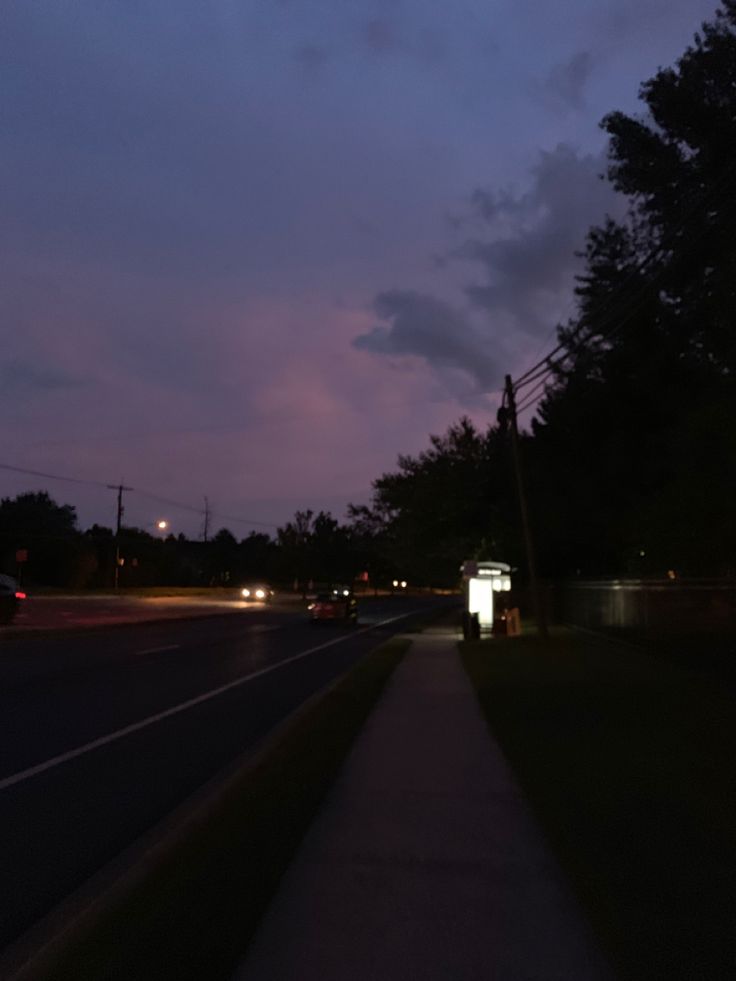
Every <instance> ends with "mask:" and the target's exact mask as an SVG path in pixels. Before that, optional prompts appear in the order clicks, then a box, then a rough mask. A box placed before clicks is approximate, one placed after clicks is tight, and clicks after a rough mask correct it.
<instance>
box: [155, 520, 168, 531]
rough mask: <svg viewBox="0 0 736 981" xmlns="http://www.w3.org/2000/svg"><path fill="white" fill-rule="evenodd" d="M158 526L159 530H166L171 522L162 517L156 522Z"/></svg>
mask: <svg viewBox="0 0 736 981" xmlns="http://www.w3.org/2000/svg"><path fill="white" fill-rule="evenodd" d="M156 527H157V528H158V530H159V531H166V529H167V528H168V527H169V522H168V521H164V520H163V519H162V520H161V521H157V522H156Z"/></svg>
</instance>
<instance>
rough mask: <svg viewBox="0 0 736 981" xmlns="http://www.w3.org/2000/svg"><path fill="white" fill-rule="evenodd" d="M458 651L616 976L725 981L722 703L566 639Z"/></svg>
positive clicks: (728, 859) (734, 741) (657, 667)
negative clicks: (544, 642)
mask: <svg viewBox="0 0 736 981" xmlns="http://www.w3.org/2000/svg"><path fill="white" fill-rule="evenodd" d="M460 651H461V656H462V659H463V663H464V664H465V667H466V669H467V671H468V674H469V676H470V678H471V680H472V682H473V684H474V686H475V688H476V691H477V694H478V698H479V701H480V704H481V707H482V709H483V712H484V713H485V716H486V718H487V721H488V724H489V727H490V729H491V731H492V732H493V733H494V735H495V736H496V738H497V740H498V742H499V743H500V745H501V747H502V749H503V751H504V753H505V755H506V757H507V759H508V760H509V762H510V764H511V766H512V768H513V770H514V772H515V774H516V777H517V779H518V781H519V783H520V785H521V787H522V789H523V791H524V793H525V796H526V798H527V800H528V801H529V803H530V805H531V807H532V809H533V810H534V812H535V814H536V816H537V819H538V821H539V822H540V824H541V826H542V827H543V829H544V831H545V832H546V834H547V837H548V839H549V841H550V842H551V844H552V847H553V849H554V850H555V852H556V854H557V856H558V859H559V860H560V862H561V864H562V866H563V867H564V868H565V869H566V871H567V873H568V874H569V877H570V879H571V882H572V884H573V886H574V888H575V889H576V891H577V894H578V896H579V898H580V901H581V903H582V905H583V906H584V908H586V909H587V911H588V913H589V916H590V919H591V922H592V923H593V926H594V928H595V929H596V931H597V933H598V935H599V938H600V940H601V943H602V944H603V945H604V947H605V948H606V949H607V951H608V953H609V956H610V958H611V960H612V963H613V964H614V966H615V967H617V969H618V970H619V971H620V973H621V975H622V976H623V977H626V978H631V979H647V981H653V979H667V981H719V979H726V978H729V979H733V978H736V917H735V914H736V765H735V764H736V711H734V697H733V696H734V692H733V690H731V691H730V692H729V691H720V690H718V689H717V688H716V687H715V685H714V684H713V682H712V681H708V680H706V679H704V678H703V677H702V676H701V675H699V674H697V673H695V672H693V671H689V670H686V669H684V668H682V667H678V666H675V665H672V664H668V663H665V662H663V661H661V660H657V659H654V658H650V657H648V656H647V655H645V654H642V653H639V652H632V651H631V650H630V649H626V648H623V647H621V646H616V645H614V644H611V643H607V642H606V641H598V640H596V639H591V638H590V637H587V636H584V637H581V636H580V635H575V634H573V633H572V632H569V631H564V630H554V631H553V632H552V635H551V637H550V639H549V642H548V643H547V644H546V645H543V644H542V643H541V642H540V641H539V640H538V639H537V638H536V637H534V636H531V635H525V636H522V637H518V638H508V639H506V638H502V639H497V640H491V641H474V642H473V641H471V642H463V643H461V644H460Z"/></svg>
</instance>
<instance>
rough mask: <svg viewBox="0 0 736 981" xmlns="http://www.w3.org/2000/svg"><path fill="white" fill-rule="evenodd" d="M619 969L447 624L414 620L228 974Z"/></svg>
mask: <svg viewBox="0 0 736 981" xmlns="http://www.w3.org/2000/svg"><path fill="white" fill-rule="evenodd" d="M612 976H613V975H612V972H610V971H609V969H608V968H607V967H606V965H605V963H604V961H603V958H602V956H601V955H600V954H599V953H598V951H597V949H596V946H595V942H594V940H593V939H592V937H591V935H590V934H589V932H588V928H587V926H586V924H585V923H584V922H583V920H582V917H581V915H580V913H579V911H578V909H577V907H576V905H575V902H574V900H573V898H572V896H571V894H570V892H569V890H568V888H567V887H566V885H565V884H564V882H563V880H562V878H561V875H560V873H559V871H558V868H557V866H556V865H555V863H554V861H553V859H552V858H551V856H550V854H549V851H548V849H547V847H546V845H545V843H544V842H543V840H542V837H541V834H540V832H539V831H538V830H537V828H536V826H535V824H534V823H533V821H532V819H531V818H530V815H529V813H528V811H527V808H526V806H525V803H524V801H523V799H522V798H521V795H520V792H519V791H518V789H517V787H516V785H515V783H514V780H513V777H512V776H511V774H510V772H509V770H508V767H507V765H506V763H505V761H504V759H503V757H502V755H501V753H500V751H499V749H498V748H497V746H496V745H495V743H494V742H493V740H492V738H491V736H490V735H489V733H488V729H487V727H486V725H485V722H484V720H483V718H482V716H481V713H480V709H479V707H478V705H477V702H476V698H475V694H474V692H473V690H472V688H471V685H470V682H469V681H468V679H467V677H466V675H465V672H464V670H463V667H462V664H461V663H460V659H459V655H458V653H457V634H456V632H455V631H454V630H453V629H452V628H436V629H435V630H430V631H428V632H427V633H424V634H421V635H418V637H417V638H416V639H415V640H414V643H413V644H412V647H411V649H410V651H409V653H408V654H407V656H406V658H405V659H404V661H403V662H402V663H401V665H400V666H399V667H398V669H397V670H396V672H395V674H394V676H393V678H392V679H391V681H390V682H389V685H388V687H387V689H386V691H385V693H384V694H383V696H382V698H381V699H380V701H379V703H378V705H377V706H376V709H375V710H374V712H373V714H372V715H371V717H370V719H369V720H368V723H367V725H366V727H365V729H364V731H363V732H362V733H361V735H360V737H359V739H358V741H357V742H356V744H355V746H354V748H353V751H352V753H351V755H350V757H349V758H348V761H347V763H346V765H345V767H344V768H343V771H342V774H341V776H340V778H339V780H338V782H337V783H336V785H335V787H334V788H333V790H332V792H331V793H330V795H329V796H328V799H327V801H326V802H325V805H324V807H323V809H322V811H321V813H320V814H319V815H318V817H317V819H316V820H315V822H314V824H313V826H312V828H311V829H310V831H309V832H308V834H307V836H306V838H305V840H304V842H303V844H302V847H301V849H300V850H299V853H298V854H297V856H296V859H295V861H294V863H293V864H292V866H291V868H290V869H289V871H288V872H287V874H286V876H285V877H284V879H283V881H282V884H281V888H280V890H279V892H278V894H277V896H276V897H275V899H274V901H273V903H272V904H271V906H270V908H269V910H268V911H267V913H266V915H265V917H264V920H263V922H262V923H261V926H260V928H259V931H258V933H257V934H256V937H255V938H254V941H253V943H252V945H251V948H250V951H249V955H248V957H247V959H246V961H245V963H244V964H243V965H242V966H241V969H240V970H239V972H238V973H237V975H236V977H237V981H267V979H268V981H271V979H272V981H277V979H278V981H364V979H371V981H404V979H406V981H409V979H411V981H416V979H419V978H421V979H422V981H432V979H443V981H466V979H479V981H480V979H483V981H517V979H518V981H521V979H524V981H532V979H534V981H553V979H554V981H557V979H559V981H602V979H610V978H611V977H612Z"/></svg>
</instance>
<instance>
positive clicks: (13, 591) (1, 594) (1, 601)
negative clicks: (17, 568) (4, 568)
mask: <svg viewBox="0 0 736 981" xmlns="http://www.w3.org/2000/svg"><path fill="white" fill-rule="evenodd" d="M25 598H26V594H25V593H24V592H22V590H21V589H20V586H19V585H18V583H17V582H16V580H15V579H13V577H12V576H6V575H4V574H2V573H0V623H12V622H13V618H14V617H15V614H16V613H17V612H18V607H19V606H20V602H21V600H24V599H25Z"/></svg>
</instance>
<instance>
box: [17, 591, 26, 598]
mask: <svg viewBox="0 0 736 981" xmlns="http://www.w3.org/2000/svg"><path fill="white" fill-rule="evenodd" d="M15 598H16V599H25V598H26V594H25V593H20V592H17V591H16V594H15Z"/></svg>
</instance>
